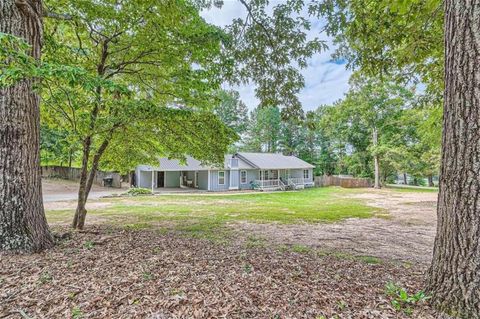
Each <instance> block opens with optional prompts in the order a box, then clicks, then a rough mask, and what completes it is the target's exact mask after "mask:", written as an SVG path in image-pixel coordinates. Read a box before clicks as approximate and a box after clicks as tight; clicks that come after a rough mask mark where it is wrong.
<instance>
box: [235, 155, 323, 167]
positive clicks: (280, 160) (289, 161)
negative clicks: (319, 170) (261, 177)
mask: <svg viewBox="0 0 480 319" xmlns="http://www.w3.org/2000/svg"><path fill="white" fill-rule="evenodd" d="M236 155H238V157H239V158H240V159H244V160H246V161H247V162H248V163H249V164H252V165H254V166H255V167H256V168H261V169H295V168H314V167H315V166H313V165H311V164H309V163H307V162H305V161H303V160H301V159H299V158H298V157H296V156H286V155H282V154H274V153H244V152H240V153H237V154H236Z"/></svg>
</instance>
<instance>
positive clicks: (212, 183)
mask: <svg viewBox="0 0 480 319" xmlns="http://www.w3.org/2000/svg"><path fill="white" fill-rule="evenodd" d="M313 168H314V166H313V165H310V164H309V163H307V162H305V161H303V160H301V159H299V158H297V157H295V156H285V155H281V154H272V153H243V152H242V153H236V154H233V155H225V161H224V165H223V167H213V166H206V165H202V163H201V162H200V161H198V160H196V159H194V158H192V157H187V160H186V164H185V165H182V164H181V163H180V161H179V160H173V159H167V158H160V159H159V166H158V167H153V166H147V165H139V166H137V168H136V170H135V180H136V185H137V186H138V187H144V188H151V189H152V191H160V190H161V189H164V188H196V189H202V190H208V191H226V190H239V189H258V190H285V189H299V188H305V187H309V186H313V185H314V182H313Z"/></svg>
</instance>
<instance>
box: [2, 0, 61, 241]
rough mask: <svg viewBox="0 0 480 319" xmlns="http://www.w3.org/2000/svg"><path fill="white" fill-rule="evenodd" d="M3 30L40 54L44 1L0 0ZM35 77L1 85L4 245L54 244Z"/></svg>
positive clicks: (33, 54) (38, 57)
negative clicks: (44, 181) (43, 175)
mask: <svg viewBox="0 0 480 319" xmlns="http://www.w3.org/2000/svg"><path fill="white" fill-rule="evenodd" d="M0 32H3V33H8V34H13V35H15V36H17V37H20V38H23V39H24V40H26V41H27V42H28V43H29V44H30V45H31V46H32V51H31V55H32V56H33V57H34V58H35V59H37V60H38V59H40V54H41V44H42V2H41V1H40V0H34V1H28V2H27V1H22V0H17V1H15V0H2V1H0ZM34 84H35V80H33V79H24V80H21V81H20V82H18V83H16V84H15V85H13V86H10V87H6V88H0V250H14V251H40V250H43V249H46V248H50V247H52V246H53V239H52V236H51V234H50V231H49V229H48V224H47V221H46V218H45V212H44V209H43V201H42V186H41V174H40V149H39V146H40V110H39V104H40V97H39V95H38V94H36V93H35V92H34V91H33V86H34Z"/></svg>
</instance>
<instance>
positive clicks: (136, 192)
mask: <svg viewBox="0 0 480 319" xmlns="http://www.w3.org/2000/svg"><path fill="white" fill-rule="evenodd" d="M127 194H128V195H130V196H141V195H152V191H151V190H150V189H148V188H141V187H134V188H130V189H129V190H128V192H127Z"/></svg>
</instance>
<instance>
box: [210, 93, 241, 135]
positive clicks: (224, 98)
mask: <svg viewBox="0 0 480 319" xmlns="http://www.w3.org/2000/svg"><path fill="white" fill-rule="evenodd" d="M218 99H219V100H220V102H219V103H218V104H217V105H216V106H215V108H214V109H213V112H214V113H215V115H217V116H218V117H219V118H220V120H221V121H222V122H223V123H224V124H225V125H226V126H227V127H229V128H231V129H232V130H233V131H235V132H236V133H237V134H239V135H240V134H242V133H244V132H245V130H246V129H247V125H248V108H247V106H246V105H245V103H243V102H242V100H240V94H239V93H238V92H237V91H233V90H231V91H225V90H220V91H219V92H218Z"/></svg>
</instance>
